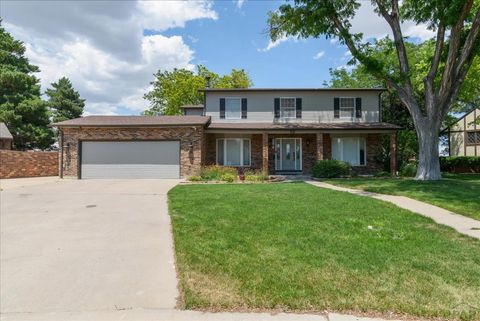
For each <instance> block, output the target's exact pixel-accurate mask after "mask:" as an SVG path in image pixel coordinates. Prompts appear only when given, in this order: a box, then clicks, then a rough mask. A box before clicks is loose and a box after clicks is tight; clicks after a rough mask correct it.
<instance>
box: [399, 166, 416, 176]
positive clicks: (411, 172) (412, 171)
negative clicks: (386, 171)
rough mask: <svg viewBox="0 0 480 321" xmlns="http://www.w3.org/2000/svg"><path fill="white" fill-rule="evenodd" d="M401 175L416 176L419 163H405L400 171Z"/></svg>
mask: <svg viewBox="0 0 480 321" xmlns="http://www.w3.org/2000/svg"><path fill="white" fill-rule="evenodd" d="M399 174H400V176H403V177H415V175H416V174H417V164H415V163H407V164H404V165H403V166H402V167H401V168H400V171H399Z"/></svg>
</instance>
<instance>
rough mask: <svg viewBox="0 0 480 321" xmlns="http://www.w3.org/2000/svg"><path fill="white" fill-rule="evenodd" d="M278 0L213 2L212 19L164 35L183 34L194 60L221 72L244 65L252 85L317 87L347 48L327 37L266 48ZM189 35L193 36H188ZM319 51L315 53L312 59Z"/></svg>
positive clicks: (343, 63) (190, 24)
mask: <svg viewBox="0 0 480 321" xmlns="http://www.w3.org/2000/svg"><path fill="white" fill-rule="evenodd" d="M279 4H280V2H279V1H256V2H248V1H246V2H244V3H243V5H242V7H241V8H239V7H238V6H237V4H236V3H235V2H233V1H232V2H229V1H220V2H215V4H214V5H213V9H214V10H215V11H217V12H218V15H219V17H218V19H217V20H196V21H191V22H188V23H187V24H186V27H185V28H174V29H171V30H168V31H167V32H165V33H163V34H164V35H178V34H180V35H182V36H183V37H184V39H186V42H187V43H188V44H189V46H190V47H191V48H193V49H194V50H195V59H194V60H193V63H194V64H203V65H205V66H207V67H208V68H209V69H211V70H213V71H215V72H217V73H220V74H224V73H228V72H229V71H230V70H231V69H232V68H243V69H245V70H247V72H248V73H249V75H250V76H251V78H252V80H253V82H254V86H255V87H321V86H322V84H323V81H324V80H328V79H329V78H330V77H329V72H328V69H329V68H336V67H338V66H342V65H345V63H346V61H348V59H347V57H345V56H344V53H345V51H346V49H345V48H344V47H343V46H338V44H331V43H330V41H329V40H326V39H308V40H300V41H293V40H291V41H286V42H284V43H282V44H280V45H278V46H276V47H274V48H272V49H269V50H265V48H266V47H267V45H268V43H269V36H268V33H267V30H268V26H267V16H268V12H269V11H271V10H275V9H277V8H278V6H279ZM192 40H193V41H192ZM319 52H324V54H323V56H322V57H321V58H320V59H314V56H316V55H317V54H318V53H319Z"/></svg>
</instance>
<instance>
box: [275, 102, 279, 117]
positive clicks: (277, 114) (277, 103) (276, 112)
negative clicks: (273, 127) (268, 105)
mask: <svg viewBox="0 0 480 321" xmlns="http://www.w3.org/2000/svg"><path fill="white" fill-rule="evenodd" d="M274 106H275V118H280V98H275V104H274Z"/></svg>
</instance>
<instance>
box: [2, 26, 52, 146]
mask: <svg viewBox="0 0 480 321" xmlns="http://www.w3.org/2000/svg"><path fill="white" fill-rule="evenodd" d="M36 72H39V69H38V67H37V66H34V65H32V64H30V63H29V61H28V59H27V58H26V57H25V46H24V44H23V43H22V42H21V41H19V40H16V39H14V38H13V37H12V36H11V35H10V34H9V33H8V32H6V31H5V29H4V28H3V27H2V26H1V20H0V121H1V122H4V123H5V124H6V125H7V127H8V129H9V130H10V132H11V133H12V135H13V147H14V148H17V149H26V148H42V149H44V148H47V147H49V146H50V145H51V144H52V143H53V136H54V135H53V131H52V129H51V128H50V127H48V125H49V124H50V114H49V111H48V106H47V104H46V103H45V102H44V101H43V100H42V99H41V98H40V84H39V80H38V78H37V77H35V75H34V73H36Z"/></svg>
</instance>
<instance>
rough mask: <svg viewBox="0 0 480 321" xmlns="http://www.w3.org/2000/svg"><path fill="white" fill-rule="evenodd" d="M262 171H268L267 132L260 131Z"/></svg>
mask: <svg viewBox="0 0 480 321" xmlns="http://www.w3.org/2000/svg"><path fill="white" fill-rule="evenodd" d="M262 171H263V172H265V173H268V133H262Z"/></svg>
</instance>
